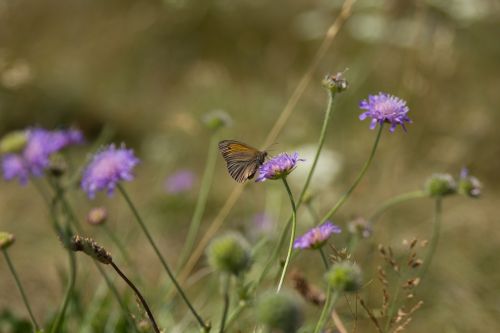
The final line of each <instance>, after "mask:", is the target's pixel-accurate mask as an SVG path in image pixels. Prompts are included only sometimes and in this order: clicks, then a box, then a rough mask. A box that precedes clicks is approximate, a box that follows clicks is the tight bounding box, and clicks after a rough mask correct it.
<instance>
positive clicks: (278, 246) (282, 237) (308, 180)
mask: <svg viewBox="0 0 500 333" xmlns="http://www.w3.org/2000/svg"><path fill="white" fill-rule="evenodd" d="M334 97H335V93H333V92H331V91H328V104H327V108H326V112H325V117H324V119H323V124H322V126H321V133H320V135H319V140H318V147H317V148H316V153H315V155H314V160H313V164H312V165H311V168H310V169H309V173H308V174H307V178H306V182H305V183H304V186H303V187H302V190H301V191H300V194H299V200H298V201H297V207H296V208H299V207H300V205H301V204H302V201H303V200H304V196H305V194H306V193H307V190H308V189H309V185H310V183H311V179H312V177H313V175H314V171H315V170H316V165H317V163H318V160H319V156H320V154H321V150H322V149H323V144H324V143H325V139H326V131H327V129H328V124H329V122H330V119H331V115H332V114H333V100H334ZM292 219H293V215H292V216H290V217H289V218H288V221H287V223H286V226H285V228H284V229H283V231H282V233H281V235H280V238H279V240H278V243H277V244H276V246H275V248H274V250H273V252H272V255H271V257H270V258H269V260H268V261H267V262H266V265H265V266H264V269H263V270H262V272H261V274H260V275H259V278H258V279H257V282H256V284H257V285H259V284H260V283H261V282H262V280H263V279H264V277H265V276H266V275H267V273H268V272H269V269H270V268H271V265H272V264H273V263H274V262H275V261H276V258H277V257H278V254H279V252H280V250H281V248H282V247H283V244H284V242H285V237H286V235H287V233H288V229H289V228H290V225H291V223H292Z"/></svg>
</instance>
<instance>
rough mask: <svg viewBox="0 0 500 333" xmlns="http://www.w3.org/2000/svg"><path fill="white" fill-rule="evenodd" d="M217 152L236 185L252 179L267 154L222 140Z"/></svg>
mask: <svg viewBox="0 0 500 333" xmlns="http://www.w3.org/2000/svg"><path fill="white" fill-rule="evenodd" d="M219 151H220V152H221V153H222V157H223V158H224V160H225V161H226V166H227V171H228V172H229V174H230V175H231V177H233V178H234V180H236V181H237V182H238V183H243V182H244V181H245V180H247V179H252V178H253V176H254V175H255V173H256V172H257V169H259V167H260V166H261V165H262V164H263V163H264V161H265V160H266V156H267V152H265V151H260V150H258V149H256V148H253V147H251V146H249V145H247V144H244V143H243V142H239V141H236V140H222V141H221V142H219Z"/></svg>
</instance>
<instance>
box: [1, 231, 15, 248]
mask: <svg viewBox="0 0 500 333" xmlns="http://www.w3.org/2000/svg"><path fill="white" fill-rule="evenodd" d="M15 241H16V238H15V237H14V235H13V234H11V233H8V232H3V231H0V249H1V250H6V249H7V248H8V247H9V246H11V245H12V244H14V242H15Z"/></svg>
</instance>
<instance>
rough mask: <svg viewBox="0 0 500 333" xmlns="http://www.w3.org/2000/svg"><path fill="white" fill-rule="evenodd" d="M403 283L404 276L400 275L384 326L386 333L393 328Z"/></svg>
mask: <svg viewBox="0 0 500 333" xmlns="http://www.w3.org/2000/svg"><path fill="white" fill-rule="evenodd" d="M402 282H403V275H402V274H401V273H400V275H399V277H398V279H397V281H396V287H394V288H395V290H394V293H393V296H392V302H391V305H390V306H389V311H388V312H387V320H386V322H385V326H384V332H386V333H387V332H389V329H390V327H391V323H392V318H393V317H394V314H395V313H396V309H397V305H398V303H399V302H398V296H399V292H400V291H401V284H402Z"/></svg>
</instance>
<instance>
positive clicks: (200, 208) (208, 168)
mask: <svg viewBox="0 0 500 333" xmlns="http://www.w3.org/2000/svg"><path fill="white" fill-rule="evenodd" d="M217 141H218V137H217V135H216V133H213V134H212V137H211V138H210V144H209V146H208V157H207V163H206V165H205V171H204V172H203V178H202V180H201V188H200V193H199V195H198V200H197V201H196V206H195V208H194V213H193V217H192V218H191V223H190V224H189V230H188V234H187V237H186V241H185V243H184V247H183V249H182V251H181V255H180V259H179V262H178V267H177V271H180V270H181V269H182V268H183V267H184V265H185V264H186V262H187V259H188V257H189V254H190V253H191V251H192V250H193V246H194V243H195V241H196V236H197V235H198V230H199V229H200V224H201V219H202V217H203V213H204V212H205V207H206V205H207V201H208V195H209V193H210V187H211V186H212V182H213V177H214V172H215V164H216V161H217Z"/></svg>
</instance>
